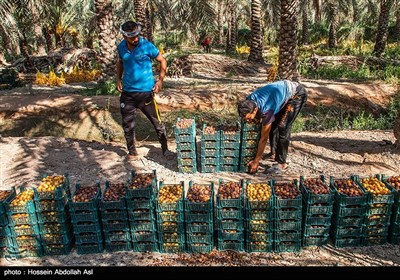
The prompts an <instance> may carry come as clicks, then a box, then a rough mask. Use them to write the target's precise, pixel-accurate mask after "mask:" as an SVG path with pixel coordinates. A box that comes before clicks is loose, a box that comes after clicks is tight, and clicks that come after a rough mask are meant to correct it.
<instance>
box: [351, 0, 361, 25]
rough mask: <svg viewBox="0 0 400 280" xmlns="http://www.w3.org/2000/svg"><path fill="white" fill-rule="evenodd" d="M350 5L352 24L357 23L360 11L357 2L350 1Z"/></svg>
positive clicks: (355, 0)
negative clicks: (351, 8)
mask: <svg viewBox="0 0 400 280" xmlns="http://www.w3.org/2000/svg"><path fill="white" fill-rule="evenodd" d="M351 5H352V6H353V22H354V23H357V22H358V20H359V17H360V10H359V7H358V6H359V5H358V1H357V0H352V1H351Z"/></svg>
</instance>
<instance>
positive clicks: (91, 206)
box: [68, 183, 101, 216]
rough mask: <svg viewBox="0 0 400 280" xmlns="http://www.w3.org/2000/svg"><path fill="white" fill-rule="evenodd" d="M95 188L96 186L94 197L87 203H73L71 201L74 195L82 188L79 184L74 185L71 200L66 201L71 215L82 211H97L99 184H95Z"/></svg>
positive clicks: (99, 192)
mask: <svg viewBox="0 0 400 280" xmlns="http://www.w3.org/2000/svg"><path fill="white" fill-rule="evenodd" d="M96 186H97V192H96V194H95V196H94V197H93V198H92V199H91V200H90V201H89V202H74V201H73V199H74V196H75V194H76V193H77V192H78V191H79V189H80V188H82V187H83V186H81V184H79V183H78V184H76V185H75V192H74V194H73V195H72V198H71V199H69V200H68V206H69V210H70V212H71V214H72V213H73V212H76V211H82V210H86V211H97V209H98V204H99V201H100V197H101V189H100V183H97V184H96ZM72 216H73V215H72Z"/></svg>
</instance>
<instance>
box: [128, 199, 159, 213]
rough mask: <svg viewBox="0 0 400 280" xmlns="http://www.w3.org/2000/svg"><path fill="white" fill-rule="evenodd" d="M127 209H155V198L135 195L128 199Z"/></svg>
mask: <svg viewBox="0 0 400 280" xmlns="http://www.w3.org/2000/svg"><path fill="white" fill-rule="evenodd" d="M126 205H127V210H128V211H132V210H137V209H147V210H154V208H155V206H154V202H153V199H150V198H146V197H133V198H131V199H128V200H127V201H126Z"/></svg>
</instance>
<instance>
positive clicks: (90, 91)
mask: <svg viewBox="0 0 400 280" xmlns="http://www.w3.org/2000/svg"><path fill="white" fill-rule="evenodd" d="M82 94H84V95H89V96H91V95H116V96H118V95H119V94H120V92H119V91H118V90H117V85H116V83H115V81H114V80H108V81H105V82H99V83H97V85H96V86H95V87H94V88H86V89H84V90H83V92H82Z"/></svg>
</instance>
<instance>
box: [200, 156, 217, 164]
mask: <svg viewBox="0 0 400 280" xmlns="http://www.w3.org/2000/svg"><path fill="white" fill-rule="evenodd" d="M219 162H220V158H219V157H201V158H200V164H201V166H205V165H219Z"/></svg>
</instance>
